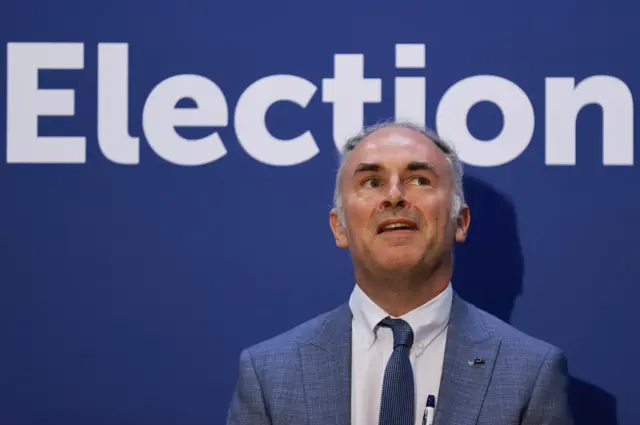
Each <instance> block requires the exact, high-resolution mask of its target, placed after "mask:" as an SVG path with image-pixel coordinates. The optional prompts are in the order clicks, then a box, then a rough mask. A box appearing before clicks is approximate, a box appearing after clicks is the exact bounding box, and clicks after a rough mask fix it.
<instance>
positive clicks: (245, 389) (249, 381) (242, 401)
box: [227, 350, 271, 425]
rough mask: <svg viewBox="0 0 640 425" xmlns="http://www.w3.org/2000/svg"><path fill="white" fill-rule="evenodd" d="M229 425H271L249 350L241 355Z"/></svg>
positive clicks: (228, 418) (230, 408)
mask: <svg viewBox="0 0 640 425" xmlns="http://www.w3.org/2000/svg"><path fill="white" fill-rule="evenodd" d="M227 425H271V419H270V418H269V414H268V413H267V409H266V406H265V403H264V398H263V395H262V388H261V387H260V382H259V380H258V375H257V373H256V369H255V366H254V365H253V361H252V359H251V355H250V353H249V351H248V350H243V351H242V353H241V354H240V366H239V371H238V380H237V383H236V388H235V390H234V393H233V396H232V399H231V406H230V407H229V411H228V414H227Z"/></svg>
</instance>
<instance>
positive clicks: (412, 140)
mask: <svg viewBox="0 0 640 425" xmlns="http://www.w3.org/2000/svg"><path fill="white" fill-rule="evenodd" d="M416 161H418V162H426V163H428V164H430V165H432V166H433V167H434V169H435V170H436V171H437V172H438V174H441V175H443V174H447V172H448V171H447V170H448V169H449V165H448V162H447V159H446V157H445V154H444V152H442V151H441V150H440V148H438V147H437V146H436V145H435V143H433V141H432V140H431V139H429V138H428V137H426V136H425V135H424V134H422V133H420V132H418V131H416V130H412V129H409V128H404V127H386V128H383V129H380V130H377V131H375V132H374V133H372V134H370V135H369V136H367V137H366V138H365V139H364V140H362V142H360V144H359V145H358V146H356V147H355V149H354V150H353V151H352V152H351V155H350V157H349V158H348V160H347V164H345V165H346V168H347V169H353V168H354V167H356V166H357V165H358V164H362V163H375V164H378V165H380V166H381V167H383V168H389V169H396V168H405V167H406V166H407V164H409V163H411V162H416Z"/></svg>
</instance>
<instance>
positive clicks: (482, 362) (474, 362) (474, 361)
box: [469, 357, 486, 366]
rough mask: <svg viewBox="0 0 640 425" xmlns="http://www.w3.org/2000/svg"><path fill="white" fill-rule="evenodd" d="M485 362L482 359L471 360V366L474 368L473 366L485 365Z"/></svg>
mask: <svg viewBox="0 0 640 425" xmlns="http://www.w3.org/2000/svg"><path fill="white" fill-rule="evenodd" d="M485 363H486V362H485V360H484V359H482V358H480V357H476V358H475V359H473V360H469V366H473V365H477V364H485Z"/></svg>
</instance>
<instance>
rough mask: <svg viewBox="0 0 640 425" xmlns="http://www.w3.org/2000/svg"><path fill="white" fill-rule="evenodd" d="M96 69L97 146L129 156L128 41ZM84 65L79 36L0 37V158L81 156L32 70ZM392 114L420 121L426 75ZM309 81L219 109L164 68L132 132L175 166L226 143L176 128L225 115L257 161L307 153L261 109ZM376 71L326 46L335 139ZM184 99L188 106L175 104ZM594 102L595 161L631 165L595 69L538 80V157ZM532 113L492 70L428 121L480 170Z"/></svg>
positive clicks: (69, 95)
mask: <svg viewBox="0 0 640 425" xmlns="http://www.w3.org/2000/svg"><path fill="white" fill-rule="evenodd" d="M97 48H98V70H97V74H98V75H97V114H98V116H97V120H98V121H97V133H98V143H99V147H100V150H101V152H102V154H103V155H104V156H105V157H106V158H107V159H108V160H110V161H112V162H114V163H118V164H138V163H139V161H140V145H139V143H140V141H139V137H136V136H132V135H130V134H129V130H128V123H129V111H128V105H129V93H128V87H129V62H128V61H129V45H128V44H127V43H99V44H98V46H97ZM395 66H396V69H418V70H421V69H424V68H425V45H424V44H397V45H396V51H395ZM83 68H84V44H83V43H8V45H7V162H8V163H31V164H44V163H66V164H69V163H85V161H86V138H85V137H79V136H56V137H43V136H40V135H39V132H38V118H39V117H41V116H59V117H60V116H73V115H74V114H75V110H74V109H75V108H74V104H75V102H74V100H75V92H74V90H71V89H41V88H39V85H38V76H39V71H40V70H58V71H56V72H61V70H80V69H83ZM394 83H395V85H394V111H395V116H396V118H398V119H411V120H414V121H418V122H420V123H424V122H425V113H426V111H425V109H426V106H425V105H426V101H425V96H426V78H425V77H424V76H412V77H397V78H395V81H394ZM317 90H318V87H317V86H316V85H315V84H313V83H312V82H311V81H309V80H307V79H305V78H303V77H300V76H297V75H271V76H268V77H264V78H261V79H259V80H257V81H254V82H253V83H251V84H250V85H249V86H248V87H246V89H245V90H244V91H243V93H242V94H241V95H240V97H239V99H238V101H237V104H236V107H235V110H234V111H232V112H233V114H232V115H231V114H230V111H229V107H228V104H227V99H226V97H225V94H224V92H223V90H222V89H221V88H220V87H219V86H218V85H217V84H216V83H215V82H213V81H211V80H210V79H208V78H205V77H203V76H200V75H175V76H172V77H169V78H167V79H165V80H163V81H161V82H159V83H158V84H157V85H156V86H155V87H154V88H153V89H152V90H151V92H150V93H149V95H148V97H147V98H146V101H145V103H144V108H143V112H142V117H141V118H142V129H143V131H144V136H145V137H146V140H147V142H148V143H149V145H150V147H151V148H152V149H153V151H154V152H155V153H156V154H157V155H159V156H160V157H162V158H163V159H165V160H166V161H169V162H171V163H174V164H178V165H184V166H196V165H203V164H208V163H211V162H213V161H216V160H218V159H220V158H222V157H223V156H224V155H225V154H226V153H227V150H226V148H225V143H224V142H223V140H222V139H221V137H220V135H219V134H218V133H217V132H216V131H214V132H213V133H212V134H209V135H208V136H206V137H202V138H200V139H196V140H193V139H185V138H183V137H181V136H180V135H179V134H178V132H176V127H180V126H182V127H184V126H187V127H188V126H192V127H205V126H206V127H226V126H228V125H229V120H230V116H232V117H233V126H234V129H235V133H236V135H237V139H238V142H239V143H240V144H241V145H242V147H243V148H244V149H245V150H246V152H247V153H248V154H249V155H250V156H252V157H253V158H255V159H256V160H257V161H260V162H262V163H265V164H269V165H273V166H292V165H296V164H301V163H304V162H305V161H308V160H309V159H311V158H313V157H314V156H315V155H316V154H317V153H318V152H319V148H318V145H317V144H316V141H315V139H314V137H313V135H312V134H311V133H310V132H309V131H307V132H304V133H303V134H300V135H298V136H297V137H295V138H293V139H290V140H282V139H278V138H276V137H274V136H273V135H272V134H271V133H270V132H269V129H268V128H267V125H266V123H265V116H266V113H267V110H268V109H269V108H270V107H271V105H273V104H275V103H277V102H293V103H295V104H297V105H298V106H299V107H301V108H305V107H306V106H307V105H308V104H309V102H310V101H311V99H312V98H313V96H314V94H315V93H316V91H317ZM381 93H382V89H381V80H380V79H377V78H365V77H364V55H361V54H336V55H334V76H333V77H332V78H325V79H323V80H322V85H321V98H322V102H325V103H330V104H332V106H333V138H334V141H335V145H336V147H337V148H340V147H341V145H342V143H344V141H345V140H346V138H347V137H348V136H349V135H351V134H353V133H355V132H357V131H358V130H359V129H360V128H361V126H362V123H363V119H364V105H365V104H367V103H380V102H381V101H382V94H381ZM185 98H190V99H192V100H193V101H194V102H195V104H196V107H194V108H179V107H176V104H177V102H178V101H180V100H182V99H185ZM479 102H491V103H493V104H495V105H497V107H498V108H499V109H500V110H501V112H502V116H503V127H502V129H501V131H500V132H499V134H497V136H496V137H494V138H493V139H491V140H479V139H477V138H475V137H474V136H473V135H472V134H471V132H470V131H469V128H468V127H467V115H468V113H469V111H470V109H471V108H472V107H473V106H474V105H475V104H477V103H479ZM589 104H595V105H598V106H600V107H601V110H602V146H603V147H602V162H603V164H604V165H633V138H634V134H633V133H634V129H633V108H634V105H633V98H632V95H631V92H630V90H629V88H628V87H627V85H626V84H625V83H624V82H623V81H621V80H619V79H617V78H615V77H611V76H606V75H598V76H591V77H589V78H586V79H584V80H582V81H581V82H579V83H578V84H576V81H575V79H574V78H569V77H557V78H545V116H544V122H545V133H544V134H545V163H546V164H547V165H575V163H576V121H577V116H578V113H579V112H580V110H581V109H582V108H583V107H585V106H586V105H589ZM534 121H535V114H534V110H533V106H532V104H531V101H530V99H529V97H528V96H527V94H526V93H525V92H524V91H523V90H522V89H521V88H520V87H518V86H517V85H516V84H515V83H513V82H512V81H510V80H507V79H505V78H502V77H498V76H493V75H476V76H471V77H468V78H465V79H463V80H461V81H459V82H457V83H456V84H454V85H453V86H451V87H450V88H449V89H448V90H447V91H446V92H445V94H444V95H443V97H442V98H441V99H440V101H439V103H438V106H437V110H436V128H437V130H438V132H439V133H440V134H442V135H443V136H444V137H446V138H447V139H450V140H451V141H453V143H454V144H455V146H456V148H457V150H458V151H459V153H460V157H461V159H462V160H463V161H464V162H465V163H467V164H471V165H475V166H483V167H491V166H498V165H501V164H505V163H508V162H510V161H512V160H514V159H515V158H517V157H518V156H519V155H520V154H521V153H522V152H523V151H524V150H525V149H526V148H527V146H528V145H529V143H530V141H531V138H532V136H533V131H534Z"/></svg>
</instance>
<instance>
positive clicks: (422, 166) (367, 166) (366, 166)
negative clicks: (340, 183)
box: [353, 161, 435, 175]
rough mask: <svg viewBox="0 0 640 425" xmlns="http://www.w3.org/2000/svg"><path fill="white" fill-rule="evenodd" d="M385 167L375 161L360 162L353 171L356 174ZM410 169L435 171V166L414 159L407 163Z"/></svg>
mask: <svg viewBox="0 0 640 425" xmlns="http://www.w3.org/2000/svg"><path fill="white" fill-rule="evenodd" d="M382 168H383V167H382V166H381V165H380V164H375V163H360V164H358V166H357V167H356V169H355V171H354V172H353V174H354V175H356V174H358V173H365V172H375V171H380V170H381V169H382ZM407 170H408V171H435V167H434V166H433V165H431V164H429V163H427V162H419V161H412V162H410V163H409V164H408V165H407Z"/></svg>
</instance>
